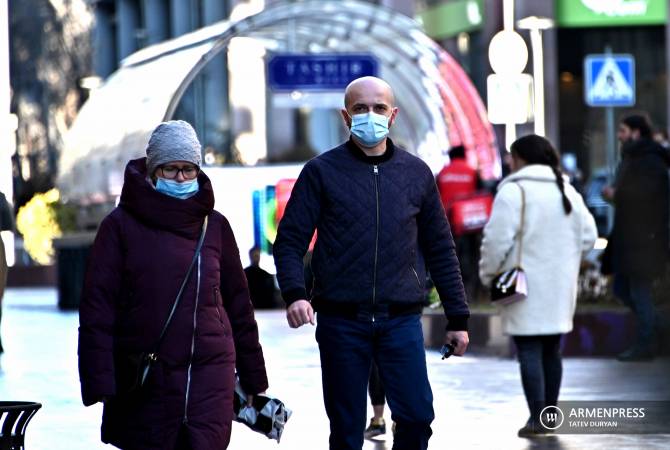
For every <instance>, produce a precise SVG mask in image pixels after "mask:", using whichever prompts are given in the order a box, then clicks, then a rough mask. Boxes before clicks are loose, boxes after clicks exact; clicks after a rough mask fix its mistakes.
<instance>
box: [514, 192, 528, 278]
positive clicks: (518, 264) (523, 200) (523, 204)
mask: <svg viewBox="0 0 670 450" xmlns="http://www.w3.org/2000/svg"><path fill="white" fill-rule="evenodd" d="M516 185H517V186H519V189H521V218H520V220H521V221H520V227H519V252H518V254H517V258H516V267H521V252H522V251H523V228H524V226H523V219H524V217H525V216H526V191H524V189H523V186H521V183H516Z"/></svg>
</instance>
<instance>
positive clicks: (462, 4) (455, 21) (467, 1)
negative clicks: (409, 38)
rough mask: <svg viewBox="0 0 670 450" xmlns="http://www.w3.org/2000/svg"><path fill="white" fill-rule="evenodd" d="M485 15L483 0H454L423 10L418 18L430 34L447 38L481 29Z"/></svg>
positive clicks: (438, 37)
mask: <svg viewBox="0 0 670 450" xmlns="http://www.w3.org/2000/svg"><path fill="white" fill-rule="evenodd" d="M483 16H484V11H483V8H482V0H454V1H450V2H448V3H442V4H440V5H437V6H434V7H432V8H427V9H425V10H423V11H421V12H420V13H419V16H418V18H417V19H418V20H419V22H420V23H421V24H423V28H424V30H426V34H427V35H428V36H430V37H432V38H434V39H446V38H450V37H453V36H456V35H457V34H458V33H462V32H464V31H472V30H476V29H479V28H480V27H481V26H482V23H483V21H484V17H483Z"/></svg>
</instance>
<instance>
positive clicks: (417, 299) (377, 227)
mask: <svg viewBox="0 0 670 450" xmlns="http://www.w3.org/2000/svg"><path fill="white" fill-rule="evenodd" d="M315 229H316V230H317V241H316V244H315V246H314V253H313V255H312V271H313V275H314V284H313V288H312V291H311V295H310V297H309V298H310V299H311V302H312V305H313V306H314V309H315V310H316V311H320V310H325V309H327V310H328V311H333V310H337V308H338V307H340V308H341V309H342V310H345V309H350V308H351V307H352V305H356V307H358V306H366V307H367V306H371V307H373V308H376V307H377V306H381V307H384V306H387V307H389V308H393V307H400V308H405V307H411V306H417V307H419V308H417V310H420V305H422V303H423V301H424V293H425V286H424V285H425V280H426V268H428V269H430V274H431V277H432V279H433V282H434V283H435V285H436V287H437V290H438V293H439V294H440V298H441V299H442V303H443V305H444V309H445V312H446V315H447V318H448V319H449V325H448V329H452V330H465V329H467V318H468V317H469V310H468V306H467V303H466V300H465V292H464V289H463V282H462V280H461V274H460V269H459V264H458V259H457V258H456V252H455V249H454V242H453V238H452V235H451V230H450V228H449V223H448V222H447V218H446V216H445V213H444V209H443V207H442V204H441V202H440V197H439V194H438V191H437V187H436V185H435V180H434V178H433V174H432V172H431V170H430V168H429V167H428V166H427V165H426V164H425V163H424V162H423V161H421V160H420V159H419V158H417V157H415V156H413V155H411V154H409V153H408V152H406V151H404V150H402V149H401V148H398V147H395V146H394V145H393V143H392V142H391V140H390V139H389V140H387V150H386V152H385V153H384V155H382V156H377V157H369V156H366V155H365V153H363V151H362V150H360V149H359V148H358V147H357V146H356V144H354V142H353V141H351V140H350V141H348V142H347V143H345V144H342V145H340V146H339V147H336V148H334V149H332V150H330V151H328V152H326V153H324V154H322V155H320V156H318V157H316V158H314V159H312V160H311V161H309V162H308V163H307V164H306V165H305V167H304V168H303V170H302V172H301V173H300V176H299V177H298V181H297V182H296V184H295V187H294V188H293V191H292V193H291V198H290V199H289V202H288V205H287V207H286V211H285V213H284V216H283V218H282V220H281V222H280V224H279V230H278V235H277V240H276V242H275V245H274V248H273V253H274V257H275V263H276V266H277V278H278V281H279V285H280V287H281V290H282V296H283V297H284V300H285V301H286V303H287V304H291V303H292V302H294V301H296V300H299V299H306V298H308V297H307V293H306V291H305V279H304V271H303V255H304V254H305V252H306V251H307V248H308V245H309V242H310V240H311V237H312V235H313V233H314V230H315Z"/></svg>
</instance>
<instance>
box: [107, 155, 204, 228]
mask: <svg viewBox="0 0 670 450" xmlns="http://www.w3.org/2000/svg"><path fill="white" fill-rule="evenodd" d="M198 184H199V185H200V188H199V190H198V193H197V194H195V195H194V196H193V197H191V198H188V199H185V200H181V199H178V198H174V197H170V196H169V195H165V194H162V193H160V192H158V191H157V190H156V189H155V188H154V186H152V184H151V181H149V180H148V178H147V165H146V158H140V159H134V160H132V161H130V162H128V165H127V166H126V172H125V176H124V182H123V189H122V190H121V201H120V203H119V206H120V207H121V208H123V209H125V210H126V211H128V212H129V213H130V214H132V215H133V216H135V217H136V218H137V219H138V220H140V221H141V222H143V223H145V224H147V225H148V226H151V227H155V228H158V229H163V230H168V231H171V232H173V233H175V234H178V235H181V236H184V237H187V238H189V239H197V237H198V236H199V235H200V230H201V227H202V221H203V220H204V218H205V216H207V215H208V214H210V213H211V212H212V210H213V209H214V191H213V190H212V184H211V182H210V181H209V178H208V177H207V175H205V174H204V173H203V172H200V174H199V175H198Z"/></svg>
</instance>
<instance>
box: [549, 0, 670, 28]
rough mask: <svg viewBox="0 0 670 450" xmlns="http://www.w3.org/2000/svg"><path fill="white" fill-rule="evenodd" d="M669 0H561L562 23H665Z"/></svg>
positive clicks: (558, 4) (558, 9)
mask: <svg viewBox="0 0 670 450" xmlns="http://www.w3.org/2000/svg"><path fill="white" fill-rule="evenodd" d="M667 6H668V5H667V1H666V0H558V1H557V2H556V21H557V22H558V25H559V26H561V27H608V26H625V25H665V21H666V18H667V15H668V13H667V11H668V8H667Z"/></svg>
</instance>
